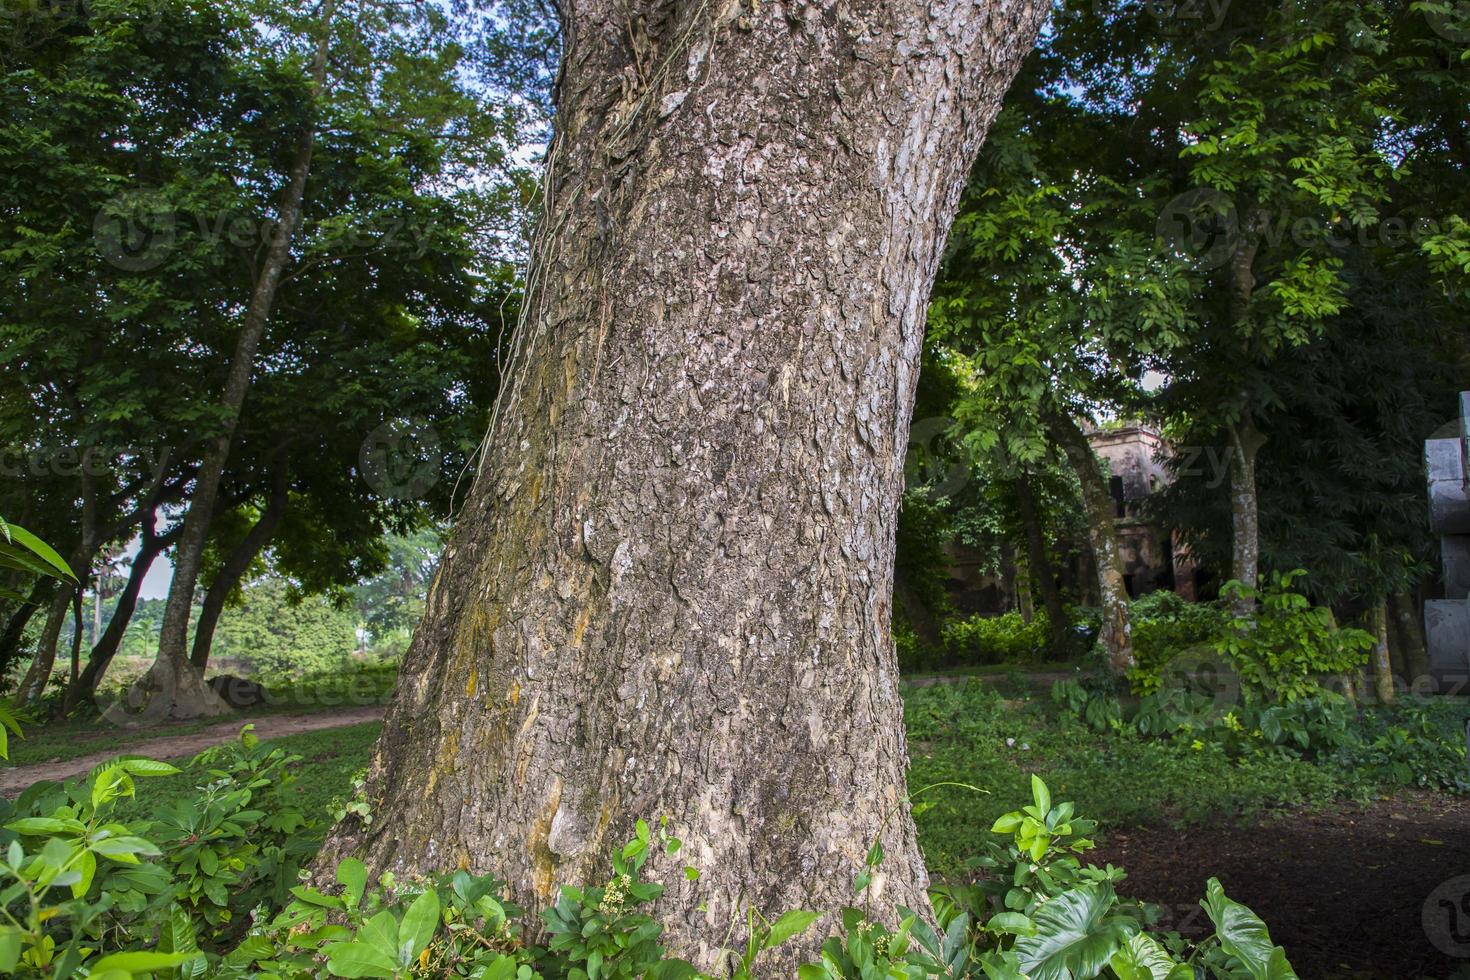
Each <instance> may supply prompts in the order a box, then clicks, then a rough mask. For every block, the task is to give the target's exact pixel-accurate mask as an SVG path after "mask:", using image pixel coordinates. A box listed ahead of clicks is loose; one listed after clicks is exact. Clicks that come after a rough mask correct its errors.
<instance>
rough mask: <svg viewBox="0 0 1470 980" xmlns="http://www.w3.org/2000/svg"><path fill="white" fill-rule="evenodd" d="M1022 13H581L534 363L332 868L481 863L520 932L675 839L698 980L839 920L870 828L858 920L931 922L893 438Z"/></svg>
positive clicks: (690, 9) (673, 884)
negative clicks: (876, 881)
mask: <svg viewBox="0 0 1470 980" xmlns="http://www.w3.org/2000/svg"><path fill="white" fill-rule="evenodd" d="M1045 7H1046V5H1045V4H1044V3H1043V2H1039V0H1026V2H1012V3H975V2H973V0H958V2H955V0H949V2H945V0H941V2H936V3H932V4H924V5H920V4H916V3H870V4H861V3H860V4H848V3H831V2H827V3H809V4H805V5H801V6H785V5H782V4H772V3H766V4H759V5H757V6H754V7H751V6H741V5H737V4H726V5H723V6H722V5H720V4H717V3H704V4H696V3H678V4H675V3H654V4H642V5H636V6H635V7H631V8H630V7H628V6H624V5H620V4H612V3H595V2H589V3H585V4H584V3H574V4H572V6H571V10H570V11H569V12H568V23H567V24H566V25H565V27H566V31H567V36H568V45H569V50H568V52H567V54H566V57H565V65H566V68H565V71H564V76H563V78H562V79H561V82H560V86H559V106H558V110H559V114H558V120H559V129H558V134H557V137H556V139H555V141H554V145H553V152H552V163H551V172H550V174H549V177H548V185H547V208H546V214H547V217H546V219H545V224H544V225H543V227H542V228H541V230H540V232H541V237H540V240H539V242H538V244H537V251H536V255H535V258H534V260H533V274H532V287H531V289H530V295H529V298H528V302H527V308H528V319H527V322H526V324H525V325H524V326H523V329H522V331H521V332H520V334H519V337H518V344H520V345H521V347H520V348H519V349H518V352H517V355H516V357H515V359H514V361H513V365H512V368H513V370H512V376H511V378H510V379H509V381H508V383H507V388H506V391H505V393H504V396H503V401H502V404H501V405H500V407H499V409H498V412H497V417H496V421H495V423H493V425H492V430H491V433H490V437H489V438H488V441H487V446H488V449H487V454H486V457H485V460H484V462H483V465H482V467H481V470H480V473H479V475H478V478H477V479H476V481H475V485H474V487H473V489H472V491H471V493H470V496H469V499H468V501H467V504H466V507H465V509H464V512H463V513H462V515H461V517H460V521H459V525H458V527H457V530H456V532H455V535H454V538H453V541H452V543H451V544H450V546H449V548H448V549H447V550H446V552H445V556H444V559H443V562H442V565H441V570H440V572H439V575H438V577H437V579H436V581H435V583H434V585H433V587H432V589H431V592H430V596H429V601H428V610H427V613H426V616H425V619H424V622H423V623H422V625H421V626H420V628H419V631H418V634H417V636H416V638H415V642H414V644H413V647H412V649H411V651H410V653H409V655H408V657H407V658H406V661H405V664H404V668H403V671H402V674H401V676H400V679H399V687H398V692H397V695H396V697H395V700H394V703H393V706H392V708H391V709H390V711H389V715H388V718H387V721H386V723H385V728H384V734H383V737H382V740H381V742H380V743H379V746H378V750H377V752H376V755H375V759H374V763H373V765H372V769H371V773H370V783H369V794H370V796H372V797H374V798H376V802H377V806H378V812H379V818H378V819H377V820H375V821H374V823H373V824H372V826H371V828H368V829H363V828H360V827H357V826H355V825H341V826H339V827H338V828H337V830H336V831H335V832H334V835H333V836H332V838H331V839H329V841H328V844H327V847H326V850H325V852H324V855H325V857H324V860H330V859H331V857H332V856H334V855H338V854H343V853H348V852H358V853H363V854H365V855H366V856H367V857H368V858H369V860H370V862H372V863H374V864H376V865H377V866H378V867H380V868H387V867H392V868H422V867H426V866H429V867H454V866H460V865H464V866H469V867H472V868H476V869H493V870H494V871H496V872H497V873H498V874H500V875H501V876H503V877H505V878H507V879H508V881H509V883H510V887H511V889H512V891H513V893H514V895H515V896H516V897H517V898H518V899H520V900H521V901H522V902H524V903H526V904H529V905H533V906H534V905H539V904H541V903H544V902H545V901H546V900H547V899H549V898H551V897H552V895H553V893H554V891H555V888H556V886H557V884H559V883H566V882H573V881H587V880H591V879H594V878H595V877H596V876H597V875H599V874H600V873H601V872H602V870H603V869H604V868H605V865H606V854H607V851H608V850H609V848H610V847H611V846H612V845H613V844H614V843H615V842H617V841H620V840H621V839H624V838H625V836H626V835H628V834H629V833H630V831H631V828H632V822H633V820H634V818H635V817H639V816H644V817H648V818H650V819H652V818H657V817H661V816H665V815H667V816H668V817H669V818H670V819H671V821H672V825H673V828H674V830H675V832H676V833H677V834H678V835H679V836H681V837H683V838H684V840H685V842H686V846H685V849H684V851H683V852H681V854H680V855H679V857H678V863H683V862H685V861H687V862H688V863H691V864H694V865H696V866H698V867H700V868H701V869H703V871H704V877H703V878H702V879H701V880H700V882H699V883H698V884H697V885H690V884H689V883H687V882H685V881H684V880H683V877H682V876H681V875H679V874H678V873H677V868H676V866H675V867H662V868H661V873H662V877H663V880H664V881H665V882H666V884H668V886H669V891H668V893H667V895H666V897H665V899H664V900H663V903H662V906H661V913H660V914H661V916H662V917H663V919H664V921H665V922H666V923H667V925H668V927H669V936H670V938H671V940H672V942H673V944H674V945H675V947H676V948H678V949H679V950H680V951H681V952H682V953H684V954H685V955H689V956H692V957H694V958H696V959H698V960H703V961H705V962H708V961H709V958H710V957H711V955H712V954H713V946H714V944H716V943H718V942H719V941H720V939H721V937H723V936H724V935H725V933H726V930H727V928H728V927H729V926H730V924H731V920H732V917H734V916H735V915H737V914H739V913H740V912H741V910H743V909H744V908H746V907H747V906H754V907H756V908H758V909H760V910H761V911H763V912H779V911H781V910H783V909H786V908H794V907H805V908H828V909H830V908H836V907H838V906H839V905H841V904H843V903H846V902H850V901H851V899H852V893H851V882H852V879H853V875H854V873H855V872H856V871H857V870H858V869H859V868H860V866H861V864H862V860H863V855H864V853H865V852H866V850H867V849H868V847H869V845H870V844H871V842H872V841H873V839H874V838H875V837H876V836H878V834H879V829H880V825H882V822H883V818H884V815H885V814H892V816H891V819H889V820H888V822H887V824H886V827H885V829H884V830H883V833H882V837H883V842H884V846H885V849H886V851H887V859H886V861H885V864H884V869H883V870H884V873H885V874H884V878H883V881H882V884H881V897H880V905H882V906H890V905H891V904H892V903H897V902H902V903H907V904H910V905H913V906H914V907H917V908H922V907H925V906H926V901H927V900H926V898H925V896H924V885H925V883H926V876H925V873H924V868H923V862H922V859H921V857H920V855H919V852H918V848H917V846H916V843H915V839H914V833H913V825H912V821H911V820H910V819H909V817H908V814H907V808H906V806H905V805H904V804H903V794H904V791H905V787H904V769H905V763H906V748H905V744H904V737H903V730H902V722H901V704H900V700H899V695H898V676H897V670H896V663H895V658H894V652H893V648H892V643H891V640H890V635H889V622H890V609H889V601H890V595H891V590H892V574H893V540H894V522H895V515H896V510H897V501H898V496H899V493H900V489H901V484H902V479H903V475H902V463H903V452H904V447H905V444H906V441H907V432H906V429H907V426H908V419H909V413H910V411H911V407H912V402H913V394H914V384H915V380H916V374H917V370H918V367H917V365H918V359H919V350H920V345H921V340H922V332H923V324H924V314H925V307H926V302H927V298H928V294H929V288H930V285H931V283H932V279H933V275H934V272H935V269H936V267H937V264H938V260H939V256H940V251H941V248H942V245H943V240H944V236H945V233H946V231H947V229H948V227H949V223H950V220H951V218H952V215H953V212H954V208H955V204H956V200H957V197H958V193H959V191H960V189H961V187H962V185H963V183H964V180H965V177H966V174H967V171H968V168H969V165H970V163H971V161H972V158H973V155H974V152H975V151H976V149H977V148H978V145H979V141H980V139H981V138H982V136H983V132H984V129H985V127H986V126H987V125H988V123H989V121H990V120H991V119H992V118H993V116H994V114H995V112H996V110H997V109H998V107H999V104H1000V100H1001V97H1002V96H1003V94H1004V91H1005V89H1006V87H1007V85H1008V84H1009V82H1010V80H1011V78H1012V76H1013V74H1014V72H1015V70H1016V68H1017V67H1018V65H1019V62H1020V59H1021V58H1022V57H1023V56H1024V54H1025V53H1026V51H1027V49H1028V48H1029V47H1030V45H1031V43H1032V41H1033V39H1034V36H1035V33H1036V31H1037V29H1038V26H1039V23H1040V20H1041V18H1042V16H1043V15H1044V11H1045ZM700 901H704V902H706V903H707V909H708V911H699V910H698V909H697V905H698V903H699V902H700ZM792 955H795V952H793V953H790V954H787V959H786V962H785V964H784V965H785V966H789V965H790V957H791V956H792ZM769 968H770V969H772V970H773V971H774V970H776V969H777V965H776V964H772V965H771V966H770V967H769Z"/></svg>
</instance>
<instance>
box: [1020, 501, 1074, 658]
mask: <svg viewBox="0 0 1470 980" xmlns="http://www.w3.org/2000/svg"><path fill="white" fill-rule="evenodd" d="M1016 503H1017V504H1018V505H1019V508H1020V511H1021V525H1022V527H1023V528H1024V530H1025V533H1026V551H1027V554H1028V555H1029V561H1028V562H1027V564H1028V565H1030V566H1031V580H1032V581H1034V582H1035V583H1036V589H1037V591H1038V592H1040V593H1041V601H1042V604H1043V606H1044V608H1045V609H1046V617H1047V628H1048V632H1049V634H1050V636H1051V652H1052V658H1053V659H1057V658H1060V657H1064V656H1066V655H1067V650H1068V647H1070V646H1071V632H1070V630H1069V629H1068V626H1069V624H1068V623H1067V611H1066V609H1065V607H1063V605H1062V593H1061V591H1060V590H1059V589H1058V588H1057V578H1056V574H1055V573H1054V572H1053V571H1052V567H1051V555H1050V554H1049V553H1048V551H1047V547H1046V532H1045V530H1044V529H1043V528H1042V526H1041V512H1040V509H1039V508H1038V507H1037V506H1036V491H1035V490H1034V489H1033V488H1032V486H1031V479H1030V477H1029V476H1027V475H1026V474H1025V473H1021V474H1019V475H1018V476H1017V477H1016Z"/></svg>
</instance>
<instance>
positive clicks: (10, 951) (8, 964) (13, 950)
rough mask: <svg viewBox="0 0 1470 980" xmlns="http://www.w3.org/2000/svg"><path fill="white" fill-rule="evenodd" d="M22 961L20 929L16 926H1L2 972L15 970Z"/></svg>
mask: <svg viewBox="0 0 1470 980" xmlns="http://www.w3.org/2000/svg"><path fill="white" fill-rule="evenodd" d="M19 962H20V931H19V930H18V929H16V928H15V926H0V973H6V974H9V973H13V972H15V967H16V964H17V963H19Z"/></svg>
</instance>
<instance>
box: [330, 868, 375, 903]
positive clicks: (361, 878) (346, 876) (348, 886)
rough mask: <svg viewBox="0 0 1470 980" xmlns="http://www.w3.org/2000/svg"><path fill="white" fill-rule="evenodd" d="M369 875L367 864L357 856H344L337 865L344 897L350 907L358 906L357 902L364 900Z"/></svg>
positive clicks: (338, 877)
mask: <svg viewBox="0 0 1470 980" xmlns="http://www.w3.org/2000/svg"><path fill="white" fill-rule="evenodd" d="M367 877H368V874H367V865H365V864H363V863H362V862H361V861H359V860H358V859H357V858H355V857H349V858H343V859H342V861H341V863H339V864H338V865H337V881H338V883H339V884H341V886H342V898H343V901H344V904H346V906H347V907H348V908H350V909H353V908H357V903H358V902H360V901H362V893H363V891H364V890H365V889H366V888H367Z"/></svg>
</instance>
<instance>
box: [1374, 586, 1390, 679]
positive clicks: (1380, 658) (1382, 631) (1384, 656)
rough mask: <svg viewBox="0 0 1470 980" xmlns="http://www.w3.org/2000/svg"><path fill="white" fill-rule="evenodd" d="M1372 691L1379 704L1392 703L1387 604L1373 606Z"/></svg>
mask: <svg viewBox="0 0 1470 980" xmlns="http://www.w3.org/2000/svg"><path fill="white" fill-rule="evenodd" d="M1373 638H1374V643H1373V693H1374V695H1375V696H1376V697H1377V699H1378V703H1379V704H1392V703H1393V700H1394V690H1393V666H1392V664H1391V663H1390V656H1389V651H1388V606H1387V604H1386V603H1382V602H1380V603H1379V604H1378V605H1376V606H1374V607H1373Z"/></svg>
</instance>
